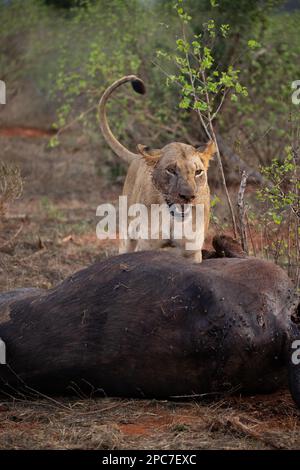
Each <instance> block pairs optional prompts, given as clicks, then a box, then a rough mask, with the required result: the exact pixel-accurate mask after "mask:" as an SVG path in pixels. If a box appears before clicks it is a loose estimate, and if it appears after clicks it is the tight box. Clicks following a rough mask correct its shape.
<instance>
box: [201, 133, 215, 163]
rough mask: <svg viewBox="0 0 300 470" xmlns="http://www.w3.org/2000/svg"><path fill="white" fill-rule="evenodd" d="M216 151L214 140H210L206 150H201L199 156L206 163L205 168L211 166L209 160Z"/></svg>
mask: <svg viewBox="0 0 300 470" xmlns="http://www.w3.org/2000/svg"><path fill="white" fill-rule="evenodd" d="M215 153H216V144H215V143H214V141H213V140H210V141H209V142H208V143H207V144H206V147H205V148H204V150H201V151H200V150H199V156H200V158H201V160H202V162H203V164H204V167H205V169H206V170H207V168H208V167H209V162H210V160H211V159H212V158H213V156H214V154H215Z"/></svg>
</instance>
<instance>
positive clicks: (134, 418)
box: [0, 135, 300, 449]
mask: <svg viewBox="0 0 300 470" xmlns="http://www.w3.org/2000/svg"><path fill="white" fill-rule="evenodd" d="M47 143H48V140H47V138H46V137H43V136H41V135H40V136H37V137H35V138H33V136H32V135H31V136H30V138H25V137H23V138H21V137H18V136H14V137H12V136H9V135H6V136H3V135H2V136H0V145H1V147H0V152H1V155H0V158H1V160H4V161H6V162H11V163H16V164H18V165H19V166H20V168H21V171H22V175H23V177H24V179H25V185H24V192H23V195H22V197H21V198H20V199H19V200H17V201H16V202H15V203H14V204H12V205H11V206H10V207H9V210H8V212H7V214H6V218H4V219H2V220H1V223H0V227H1V231H0V291H4V290H8V289H12V288H16V287H27V286H30V287H42V288H50V287H52V286H54V285H56V284H57V283H59V282H60V281H62V280H63V279H64V278H65V277H66V276H68V275H70V274H71V273H73V272H74V271H76V270H79V269H81V268H83V267H85V266H86V265H88V264H89V263H92V262H94V261H95V260H96V259H101V258H104V257H107V256H111V255H113V254H116V253H117V245H116V244H115V243H113V242H100V241H97V239H96V235H95V227H96V223H97V218H96V216H95V211H96V207H97V205H98V204H100V203H101V202H103V201H109V202H112V201H114V200H116V198H117V196H118V194H119V193H120V191H121V186H120V184H117V183H113V182H112V181H110V182H106V183H105V184H104V181H107V178H103V173H102V176H101V171H99V166H100V167H101V155H100V150H99V151H97V150H95V149H91V148H90V147H89V146H88V145H87V143H85V142H82V141H80V142H78V141H77V140H76V138H75V137H68V139H65V140H64V142H63V145H62V147H60V148H56V149H51V150H50V149H49V148H48V147H47ZM182 380H184V378H182ZM74 394H75V397H74V398H72V400H66V399H65V398H64V399H63V398H59V397H43V396H39V395H38V396H35V397H29V396H28V397H23V398H21V399H20V397H18V398H16V396H14V393H12V395H11V396H10V397H8V396H7V397H3V396H2V398H0V448H1V449H274V448H276V449H277V448H286V449H299V448H300V419H299V418H300V412H299V411H297V409H296V408H295V406H294V404H293V402H292V400H291V398H290V396H289V393H288V392H287V391H286V390H283V391H279V392H277V393H276V394H273V395H265V396H262V395H259V396H255V397H239V396H231V397H230V396H228V397H225V398H223V399H220V400H218V401H214V402H212V401H207V400H206V399H202V400H197V401H196V400H191V401H181V402H180V401H176V402H175V401H155V400H151V401H145V400H120V399H109V398H102V399H101V398H94V397H92V396H91V397H89V396H83V395H82V392H81V391H80V390H79V389H76V390H74Z"/></svg>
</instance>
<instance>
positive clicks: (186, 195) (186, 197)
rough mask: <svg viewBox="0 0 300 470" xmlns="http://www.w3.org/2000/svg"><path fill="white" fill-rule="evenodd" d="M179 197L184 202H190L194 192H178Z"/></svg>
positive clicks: (193, 197)
mask: <svg viewBox="0 0 300 470" xmlns="http://www.w3.org/2000/svg"><path fill="white" fill-rule="evenodd" d="M179 197H180V199H182V200H183V201H184V202H190V201H193V200H194V199H195V197H196V196H195V194H193V193H190V192H185V193H180V194H179Z"/></svg>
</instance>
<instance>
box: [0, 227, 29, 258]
mask: <svg viewBox="0 0 300 470" xmlns="http://www.w3.org/2000/svg"><path fill="white" fill-rule="evenodd" d="M23 227H24V223H22V224H21V225H20V227H19V228H18V230H17V231H16V233H15V234H14V235H13V236H12V237H11V238H10V239H9V240H7V241H6V242H5V243H3V245H1V246H0V251H2V250H3V248H6V247H7V246H9V245H10V244H11V243H12V242H13V241H14V240H15V239H16V238H17V236H18V235H19V234H20V233H21V231H22V230H23Z"/></svg>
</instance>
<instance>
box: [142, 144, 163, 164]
mask: <svg viewBox="0 0 300 470" xmlns="http://www.w3.org/2000/svg"><path fill="white" fill-rule="evenodd" d="M137 149H138V151H139V153H140V154H141V155H142V157H143V158H144V160H145V162H146V163H147V165H149V166H154V165H156V163H157V162H158V160H159V159H160V157H161V150H160V149H150V148H149V147H147V145H141V144H138V146H137Z"/></svg>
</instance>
